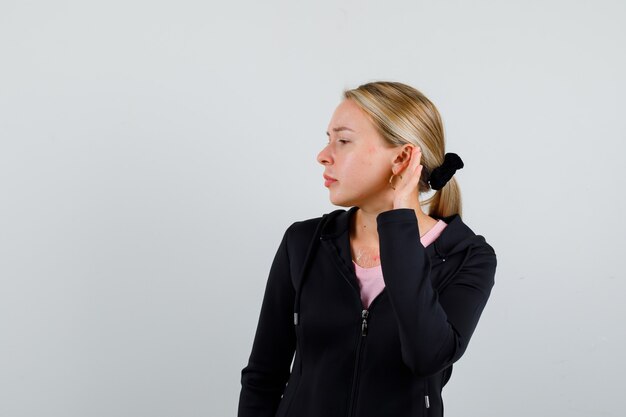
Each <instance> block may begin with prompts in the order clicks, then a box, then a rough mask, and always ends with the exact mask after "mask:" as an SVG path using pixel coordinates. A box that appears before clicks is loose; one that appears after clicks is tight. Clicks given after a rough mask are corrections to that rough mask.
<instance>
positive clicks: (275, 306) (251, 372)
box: [237, 225, 296, 417]
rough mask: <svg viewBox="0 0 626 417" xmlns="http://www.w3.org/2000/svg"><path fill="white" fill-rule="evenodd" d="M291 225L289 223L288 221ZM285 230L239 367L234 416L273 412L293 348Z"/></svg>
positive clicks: (292, 293) (291, 293)
mask: <svg viewBox="0 0 626 417" xmlns="http://www.w3.org/2000/svg"><path fill="white" fill-rule="evenodd" d="M292 226H293V225H292ZM289 229H291V226H290V227H289V228H288V229H287V230H286V231H285V234H284V235H283V238H282V241H281V242H280V245H279V247H278V251H277V252H276V255H275V257H274V261H273V262H272V266H271V268H270V272H269V277H268V280H267V283H266V287H265V294H264V296H263V302H262V305H261V312H260V316H259V320H258V324H257V329H256V334H255V336H254V342H253V345H252V352H251V354H250V358H249V360H248V365H247V366H246V367H245V368H243V369H242V371H241V392H240V395H239V408H238V414H237V416H238V417H253V416H254V417H265V416H267V417H269V416H272V417H273V416H274V415H275V414H276V410H277V409H278V404H279V403H280V400H281V395H282V393H283V391H284V388H285V385H286V383H287V381H288V379H289V374H290V365H291V361H292V358H293V354H294V350H295V343H296V338H295V330H294V325H293V310H294V301H295V290H294V288H293V285H292V281H291V276H290V267H289V254H288V252H287V241H288V234H289Z"/></svg>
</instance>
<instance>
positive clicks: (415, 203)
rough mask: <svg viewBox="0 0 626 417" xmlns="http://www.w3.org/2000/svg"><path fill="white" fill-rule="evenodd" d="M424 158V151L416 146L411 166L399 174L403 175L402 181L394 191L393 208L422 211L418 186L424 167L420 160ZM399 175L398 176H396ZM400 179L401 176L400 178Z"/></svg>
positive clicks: (398, 181) (398, 182)
mask: <svg viewBox="0 0 626 417" xmlns="http://www.w3.org/2000/svg"><path fill="white" fill-rule="evenodd" d="M421 158H422V151H421V149H420V147H419V146H416V147H414V148H413V149H412V151H411V159H410V160H409V165H408V166H407V167H406V168H405V169H404V170H403V171H400V172H399V174H401V175H402V179H398V180H397V185H396V186H395V187H396V189H395V191H393V193H394V197H393V208H394V209H396V208H412V209H414V210H419V211H421V210H422V208H421V206H420V202H419V190H418V184H419V180H420V176H421V175H422V165H421V164H420V160H421ZM396 175H397V174H396ZM398 178H400V176H398Z"/></svg>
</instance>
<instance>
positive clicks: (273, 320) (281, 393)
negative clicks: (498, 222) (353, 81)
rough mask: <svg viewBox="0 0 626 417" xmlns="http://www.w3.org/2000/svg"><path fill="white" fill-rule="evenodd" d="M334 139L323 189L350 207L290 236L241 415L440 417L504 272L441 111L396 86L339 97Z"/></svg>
mask: <svg viewBox="0 0 626 417" xmlns="http://www.w3.org/2000/svg"><path fill="white" fill-rule="evenodd" d="M327 135H328V144H327V145H326V147H325V148H324V149H323V150H322V151H321V152H320V153H319V155H318V156H317V160H318V162H319V163H320V164H322V165H323V166H324V179H325V186H326V187H328V191H329V193H330V201H331V202H332V203H333V204H335V205H337V206H341V207H350V208H349V209H348V210H345V209H338V210H335V211H333V212H331V213H328V214H324V215H323V216H321V217H317V218H313V219H308V220H303V221H298V222H295V223H293V224H292V225H291V226H289V227H288V228H287V230H286V231H285V233H284V236H283V238H282V241H281V243H280V246H279V248H278V251H277V253H276V256H275V258H274V261H273V263H272V266H271V268H270V273H269V278H268V281H267V286H266V289H265V295H264V299H263V303H262V306H261V313H260V317H259V322H258V327H257V330H256V335H255V338H254V343H253V347H252V353H251V355H250V358H249V362H248V365H247V366H246V367H245V368H243V370H242V372H241V384H242V389H241V393H240V399H239V412H238V416H239V417H263V416H267V417H269V416H272V417H287V416H290V417H352V416H356V417H370V416H371V417H384V416H393V417H404V416H407V417H408V416H411V417H417V416H442V415H443V403H442V398H441V390H442V388H443V386H444V385H445V384H446V383H447V382H448V380H449V378H450V375H451V373H452V365H453V363H454V362H456V361H457V360H458V359H459V358H460V357H461V356H462V355H463V353H464V352H465V350H466V348H467V346H468V343H469V341H470V338H471V336H472V334H473V332H474V329H475V328H476V325H477V323H478V320H479V318H480V316H481V313H482V311H483V309H484V307H485V304H486V303H487V300H488V298H489V295H490V293H491V289H492V287H493V285H494V277H495V270H496V254H495V252H494V249H493V248H492V247H491V246H490V245H489V244H488V243H487V242H486V241H485V238H484V237H483V236H480V235H476V234H475V233H474V232H473V231H472V230H471V229H470V228H469V227H468V226H467V225H466V224H465V223H464V222H463V221H462V220H461V197H460V191H459V187H458V185H457V182H456V180H455V179H454V177H453V175H454V173H455V171H456V170H458V169H460V168H462V167H463V162H462V161H461V159H460V158H459V157H458V155H456V154H453V153H445V151H444V148H445V141H444V135H443V125H442V122H441V118H440V116H439V113H438V111H437V109H436V108H435V106H434V105H433V104H432V103H431V102H430V101H429V100H428V99H427V98H426V97H425V96H424V95H423V94H421V93H420V92H419V91H417V90H416V89H414V88H412V87H410V86H407V85H405V84H401V83H395V82H373V83H368V84H365V85H361V86H360V87H358V88H356V89H353V90H348V91H345V92H344V99H343V101H342V102H341V103H340V104H339V106H338V107H337V109H336V110H335V112H334V114H333V116H332V118H331V120H330V124H329V126H328V131H327ZM431 189H432V190H436V192H435V194H434V195H433V196H432V197H431V198H429V199H428V200H426V201H424V202H420V199H419V195H420V193H423V192H428V191H430V190H431ZM426 204H429V210H428V214H426V213H425V212H424V211H423V210H422V206H424V205H426ZM294 352H295V359H294ZM292 359H294V362H293V366H291V365H292Z"/></svg>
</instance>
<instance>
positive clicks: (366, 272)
mask: <svg viewBox="0 0 626 417" xmlns="http://www.w3.org/2000/svg"><path fill="white" fill-rule="evenodd" d="M446 226H447V223H446V222H444V221H443V220H439V221H438V222H437V223H436V224H435V226H433V228H432V229H430V230H429V231H428V233H426V234H425V235H424V236H422V237H421V238H420V242H422V245H423V246H424V247H426V246H428V245H430V244H431V243H433V242H434V241H435V239H437V238H438V237H439V235H440V234H441V232H442V231H443V229H445V228H446ZM352 263H353V264H354V270H355V272H356V277H357V281H358V282H359V288H360V289H361V301H362V302H363V305H364V306H365V308H369V305H370V303H371V302H372V300H373V299H374V298H376V296H377V295H378V294H380V292H381V291H382V290H383V288H385V281H384V280H383V270H382V267H381V266H380V265H378V266H374V267H372V268H362V267H360V266H359V265H357V263H356V262H354V260H352Z"/></svg>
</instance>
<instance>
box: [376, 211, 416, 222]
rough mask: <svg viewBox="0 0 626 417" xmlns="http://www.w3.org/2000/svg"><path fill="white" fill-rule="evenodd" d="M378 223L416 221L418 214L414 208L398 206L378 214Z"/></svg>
mask: <svg viewBox="0 0 626 417" xmlns="http://www.w3.org/2000/svg"><path fill="white" fill-rule="evenodd" d="M376 223H377V224H378V225H379V226H380V225H381V224H385V223H415V224H417V216H416V215H415V210H413V209H412V208H397V209H393V210H387V211H383V212H381V213H379V214H378V216H376Z"/></svg>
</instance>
